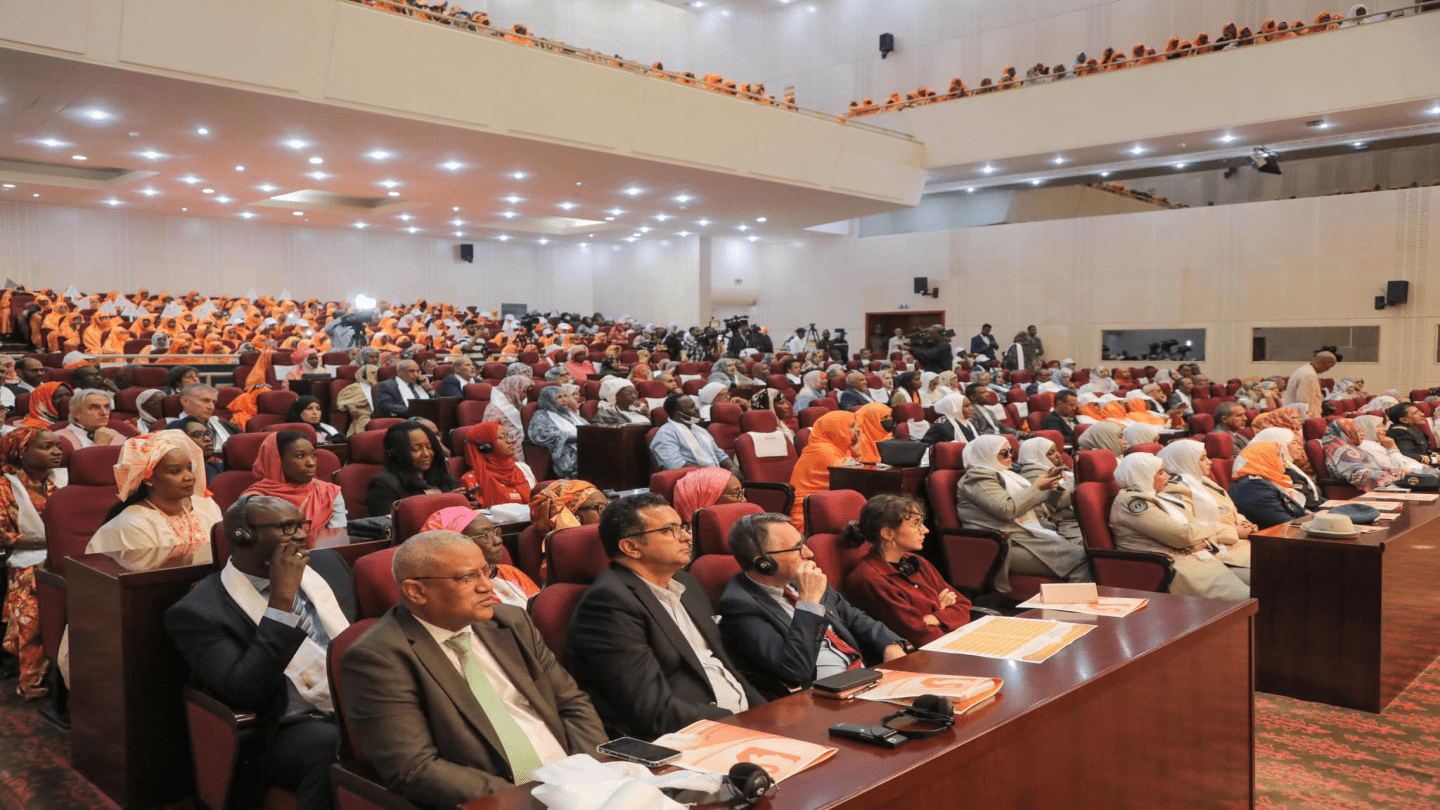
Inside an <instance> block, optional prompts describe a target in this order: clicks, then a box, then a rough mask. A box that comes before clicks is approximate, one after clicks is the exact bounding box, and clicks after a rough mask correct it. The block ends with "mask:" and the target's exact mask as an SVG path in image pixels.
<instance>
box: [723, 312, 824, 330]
mask: <svg viewBox="0 0 1440 810" xmlns="http://www.w3.org/2000/svg"><path fill="white" fill-rule="evenodd" d="M749 325H750V319H749V318H747V317H745V316H744V315H735V316H733V317H730V318H726V319H725V328H726V329H739V328H740V327H742V326H749ZM811 326H812V327H813V326H814V324H811Z"/></svg>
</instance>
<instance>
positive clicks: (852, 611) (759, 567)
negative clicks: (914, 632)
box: [717, 513, 910, 699]
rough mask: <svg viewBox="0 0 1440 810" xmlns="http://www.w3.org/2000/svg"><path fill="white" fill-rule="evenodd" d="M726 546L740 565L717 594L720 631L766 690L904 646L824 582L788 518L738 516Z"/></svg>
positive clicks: (882, 657) (783, 690)
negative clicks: (738, 571)
mask: <svg viewBox="0 0 1440 810" xmlns="http://www.w3.org/2000/svg"><path fill="white" fill-rule="evenodd" d="M730 553H732V554H734V555H735V560H736V562H739V563H740V568H741V569H742V570H741V572H740V573H738V574H736V575H735V578H734V579H732V580H730V584H728V585H726V586H725V592H724V594H722V595H721V597H720V604H719V605H718V607H717V609H718V610H719V613H720V617H721V620H720V635H721V637H723V638H724V639H725V649H726V650H728V651H729V652H730V655H731V656H733V657H734V659H735V663H736V665H737V666H738V667H739V668H740V671H741V672H742V673H743V674H744V675H745V677H746V678H747V679H749V680H750V682H751V683H753V684H755V685H756V688H758V689H759V690H760V691H761V692H763V693H764V694H765V696H766V697H768V698H771V699H774V698H778V697H782V696H784V695H787V694H789V693H790V692H794V691H796V690H799V689H804V688H806V687H808V686H810V684H811V683H813V682H814V681H815V680H816V679H817V678H824V677H827V676H830V675H835V674H838V673H841V672H844V671H846V670H848V669H857V668H859V667H862V666H865V665H866V664H875V663H879V662H881V661H891V660H894V659H896V658H899V657H900V656H902V655H905V654H906V652H908V651H909V649H910V648H909V645H908V644H906V642H905V640H904V639H902V638H901V637H900V636H898V635H896V634H895V633H893V632H891V630H890V629H889V628H888V627H886V626H885V625H883V624H881V623H880V622H878V621H876V620H874V619H872V618H870V617H869V616H867V615H865V613H864V612H862V611H861V610H859V609H858V608H855V607H852V606H851V605H850V603H849V602H846V601H845V597H843V596H841V595H840V594H839V593H837V592H836V591H835V590H834V589H833V588H831V587H830V586H829V584H828V583H827V582H826V579H825V572H824V571H821V570H820V566H818V565H816V564H815V563H814V562H813V561H812V558H813V557H814V556H815V555H814V553H813V552H811V551H810V549H808V548H806V547H805V541H804V539H803V538H801V536H800V532H799V531H797V530H796V529H795V527H794V526H792V525H790V518H789V517H787V516H785V515H778V514H770V513H766V514H761V515H746V516H745V517H743V518H741V519H740V520H739V521H738V522H737V523H736V524H735V525H734V526H733V527H732V528H731V529H730Z"/></svg>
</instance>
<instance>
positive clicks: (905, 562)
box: [892, 554, 920, 577]
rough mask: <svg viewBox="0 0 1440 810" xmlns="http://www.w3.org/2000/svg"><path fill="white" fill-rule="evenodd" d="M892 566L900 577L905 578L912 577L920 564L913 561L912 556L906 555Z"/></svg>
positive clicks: (918, 569)
mask: <svg viewBox="0 0 1440 810" xmlns="http://www.w3.org/2000/svg"><path fill="white" fill-rule="evenodd" d="M892 565H894V566H895V570H896V571H898V572H900V575H901V576H905V577H913V576H915V574H916V573H917V572H919V571H920V563H919V561H918V560H916V559H915V555H914V554H906V555H905V556H904V557H901V558H900V559H899V561H897V562H895V563H892Z"/></svg>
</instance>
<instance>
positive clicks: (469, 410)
mask: <svg viewBox="0 0 1440 810" xmlns="http://www.w3.org/2000/svg"><path fill="white" fill-rule="evenodd" d="M489 406H490V403H488V402H480V401H478V400H474V399H462V400H461V401H460V404H459V405H457V406H455V419H456V421H457V422H459V423H460V424H462V425H478V424H480V423H481V422H484V421H485V409H486V408H488V407H489Z"/></svg>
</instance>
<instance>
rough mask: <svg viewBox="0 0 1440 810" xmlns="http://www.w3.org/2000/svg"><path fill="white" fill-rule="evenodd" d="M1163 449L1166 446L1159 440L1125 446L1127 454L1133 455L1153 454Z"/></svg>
mask: <svg viewBox="0 0 1440 810" xmlns="http://www.w3.org/2000/svg"><path fill="white" fill-rule="evenodd" d="M1163 449H1164V447H1162V446H1161V444H1160V443H1159V442H1141V443H1140V444H1132V445H1130V446H1129V447H1127V448H1125V455H1127V456H1131V455H1134V454H1136V453H1149V454H1150V455H1152V456H1153V455H1155V454H1157V453H1159V452H1160V451H1161V450H1163Z"/></svg>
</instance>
